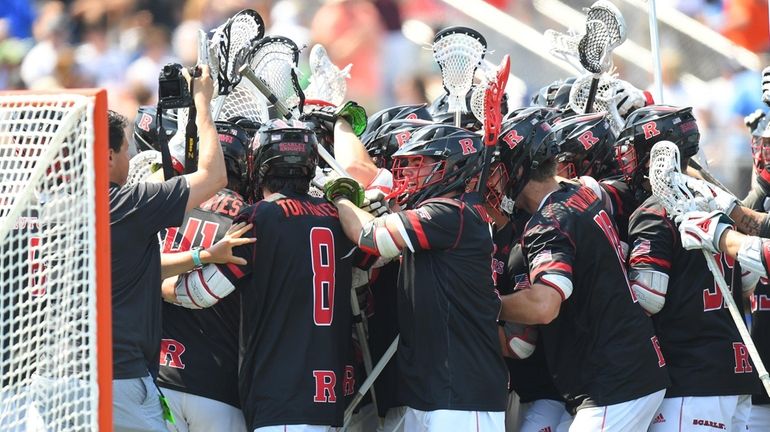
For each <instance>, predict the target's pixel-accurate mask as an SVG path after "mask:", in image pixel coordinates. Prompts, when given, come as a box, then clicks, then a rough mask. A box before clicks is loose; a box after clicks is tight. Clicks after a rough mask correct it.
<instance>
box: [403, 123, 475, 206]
mask: <svg viewBox="0 0 770 432" xmlns="http://www.w3.org/2000/svg"><path fill="white" fill-rule="evenodd" d="M483 148H484V144H483V143H482V140H481V136H480V135H478V134H475V133H473V132H471V131H468V130H466V129H463V128H458V127H454V126H450V125H445V124H431V125H426V126H424V127H422V128H420V129H419V130H417V132H415V133H414V135H412V137H411V139H410V140H409V141H408V142H407V143H406V144H405V145H404V146H403V147H401V148H400V149H398V151H396V152H395V153H394V154H393V168H392V170H391V172H392V173H393V192H392V194H391V196H393V197H395V198H396V200H397V202H398V204H399V205H401V206H402V207H405V208H415V207H416V206H417V205H419V204H420V203H421V202H422V201H424V200H426V199H428V198H433V197H438V196H441V195H444V194H446V193H448V192H451V191H454V190H464V189H465V187H466V186H467V185H468V182H469V181H470V180H472V179H473V178H474V177H475V176H476V175H477V174H479V172H480V171H481V166H482V153H483V151H482V150H483ZM427 158H431V159H432V160H428V159H427Z"/></svg>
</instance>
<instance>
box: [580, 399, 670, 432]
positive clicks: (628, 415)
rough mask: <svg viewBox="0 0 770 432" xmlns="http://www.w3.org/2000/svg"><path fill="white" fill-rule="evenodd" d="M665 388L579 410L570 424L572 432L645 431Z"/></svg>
mask: <svg viewBox="0 0 770 432" xmlns="http://www.w3.org/2000/svg"><path fill="white" fill-rule="evenodd" d="M665 394H666V391H665V390H658V391H656V392H655V393H651V394H648V395H646V396H642V397H640V398H637V399H632V400H630V401H626V402H622V403H618V404H613V405H607V406H602V407H594V408H583V409H581V410H580V411H578V412H577V414H576V415H575V419H574V420H573V421H572V425H570V428H569V430H570V432H579V431H590V430H601V431H604V432H635V431H639V432H644V431H646V430H647V428H648V427H649V425H650V423H651V422H652V419H653V416H654V415H655V414H656V413H657V410H658V407H659V406H660V403H661V401H662V400H663V396H665Z"/></svg>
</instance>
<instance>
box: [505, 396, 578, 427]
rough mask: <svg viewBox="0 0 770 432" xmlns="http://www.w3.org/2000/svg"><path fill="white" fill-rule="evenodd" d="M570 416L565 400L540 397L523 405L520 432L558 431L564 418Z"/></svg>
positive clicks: (520, 414) (520, 413)
mask: <svg viewBox="0 0 770 432" xmlns="http://www.w3.org/2000/svg"><path fill="white" fill-rule="evenodd" d="M565 415H566V416H567V417H570V416H569V414H568V413H567V410H566V409H564V402H559V401H554V400H550V399H539V400H536V401H532V402H530V403H527V404H522V405H521V411H520V412H519V416H520V419H521V426H519V429H518V430H519V432H539V431H556V429H557V427H558V426H559V424H561V422H562V419H563V418H564V417H565Z"/></svg>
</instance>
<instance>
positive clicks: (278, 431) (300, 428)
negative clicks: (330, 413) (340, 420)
mask: <svg viewBox="0 0 770 432" xmlns="http://www.w3.org/2000/svg"><path fill="white" fill-rule="evenodd" d="M337 430H338V429H337V428H335V427H331V426H318V425H306V424H300V425H276V426H265V427H261V428H256V429H254V432H336V431H337Z"/></svg>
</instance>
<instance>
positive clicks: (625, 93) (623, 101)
mask: <svg viewBox="0 0 770 432" xmlns="http://www.w3.org/2000/svg"><path fill="white" fill-rule="evenodd" d="M617 81H618V85H617V87H616V89H615V94H614V95H613V96H612V104H613V105H615V109H617V110H618V114H620V115H621V116H623V117H624V118H625V116H626V115H627V114H629V113H630V112H631V111H633V110H635V109H638V108H642V107H643V106H645V105H646V104H647V98H645V97H644V92H643V91H641V90H639V89H638V88H636V87H634V86H633V85H631V83H629V82H627V81H623V80H621V79H619V80H617Z"/></svg>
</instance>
